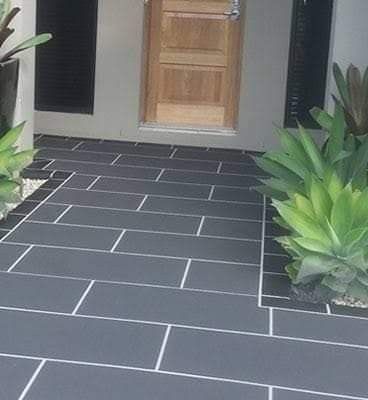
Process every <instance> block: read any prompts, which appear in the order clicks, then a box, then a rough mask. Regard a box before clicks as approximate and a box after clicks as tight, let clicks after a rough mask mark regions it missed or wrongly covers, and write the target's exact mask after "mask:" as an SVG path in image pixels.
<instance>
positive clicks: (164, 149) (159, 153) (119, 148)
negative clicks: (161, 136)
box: [78, 142, 172, 157]
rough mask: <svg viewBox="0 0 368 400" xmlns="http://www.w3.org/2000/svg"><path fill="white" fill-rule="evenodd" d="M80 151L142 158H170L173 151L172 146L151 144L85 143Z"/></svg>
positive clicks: (79, 148)
mask: <svg viewBox="0 0 368 400" xmlns="http://www.w3.org/2000/svg"><path fill="white" fill-rule="evenodd" d="M78 150H87V151H95V152H102V153H120V154H134V155H141V156H153V157H168V156H169V155H170V154H171V152H172V149H171V147H170V146H154V145H153V146H152V145H149V144H142V145H140V146H132V145H131V144H126V143H119V142H115V143H106V142H103V143H84V144H82V145H81V146H79V147H78Z"/></svg>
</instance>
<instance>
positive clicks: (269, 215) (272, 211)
mask: <svg viewBox="0 0 368 400" xmlns="http://www.w3.org/2000/svg"><path fill="white" fill-rule="evenodd" d="M277 215H278V213H277V210H275V209H274V208H267V210H266V221H273V219H274V217H277Z"/></svg>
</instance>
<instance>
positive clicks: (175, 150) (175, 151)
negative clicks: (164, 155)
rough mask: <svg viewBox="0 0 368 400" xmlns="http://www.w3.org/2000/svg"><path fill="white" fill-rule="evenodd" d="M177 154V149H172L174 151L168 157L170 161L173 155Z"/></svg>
mask: <svg viewBox="0 0 368 400" xmlns="http://www.w3.org/2000/svg"><path fill="white" fill-rule="evenodd" d="M177 152H178V148H174V151H173V152H172V153H171V155H170V157H169V158H170V159H173V158H174V156H175V154H176V153H177Z"/></svg>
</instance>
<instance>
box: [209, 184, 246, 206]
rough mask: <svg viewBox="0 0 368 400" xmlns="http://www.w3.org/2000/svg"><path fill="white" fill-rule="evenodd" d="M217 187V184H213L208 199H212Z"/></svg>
mask: <svg viewBox="0 0 368 400" xmlns="http://www.w3.org/2000/svg"><path fill="white" fill-rule="evenodd" d="M215 188H216V186H215V185H212V186H211V190H210V193H209V195H208V199H207V200H212V196H213V193H214V192H215ZM241 204H243V203H241Z"/></svg>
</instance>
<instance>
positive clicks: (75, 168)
mask: <svg viewBox="0 0 368 400" xmlns="http://www.w3.org/2000/svg"><path fill="white" fill-rule="evenodd" d="M47 169H48V170H55V169H57V170H61V171H72V172H76V173H79V174H87V175H96V176H112V177H117V178H137V179H155V178H156V177H157V176H158V174H159V173H160V171H161V170H159V169H153V168H152V169H151V168H138V167H123V166H119V165H103V164H94V163H88V162H81V163H79V162H77V161H54V162H53V163H52V164H51V165H49V166H48V167H47Z"/></svg>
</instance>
